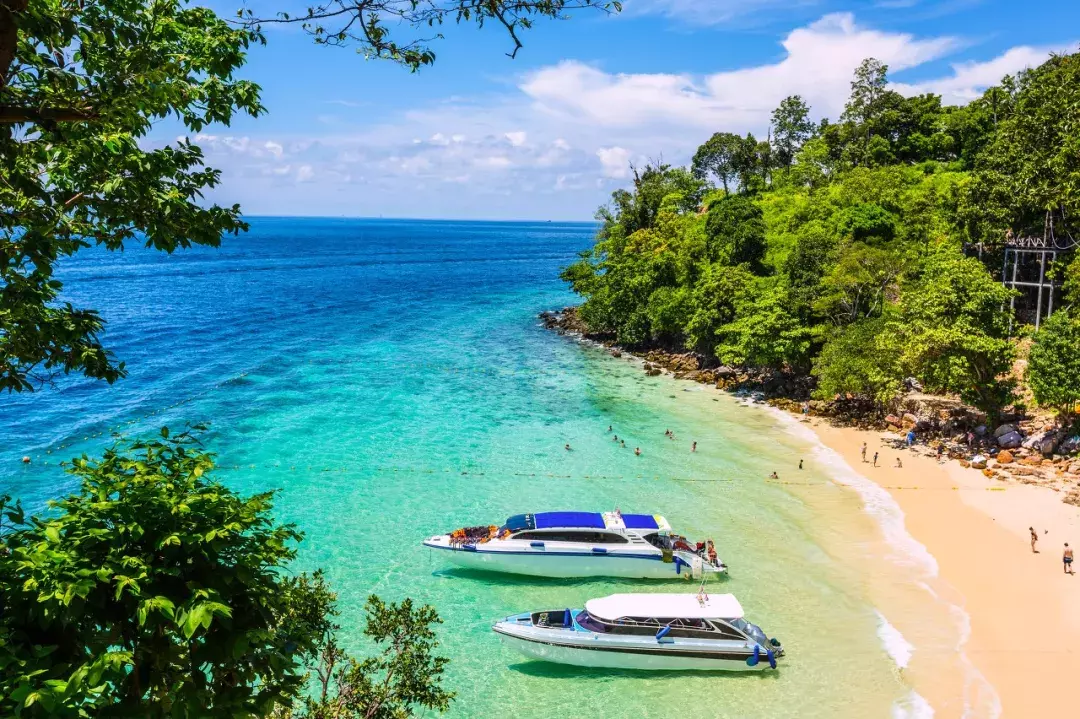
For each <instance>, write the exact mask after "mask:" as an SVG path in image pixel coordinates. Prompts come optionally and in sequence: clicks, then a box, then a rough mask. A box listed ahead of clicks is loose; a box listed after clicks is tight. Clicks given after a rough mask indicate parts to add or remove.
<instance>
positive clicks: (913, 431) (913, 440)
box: [907, 429, 915, 447]
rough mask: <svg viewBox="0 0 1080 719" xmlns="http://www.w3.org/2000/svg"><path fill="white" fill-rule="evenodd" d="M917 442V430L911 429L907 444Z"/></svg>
mask: <svg viewBox="0 0 1080 719" xmlns="http://www.w3.org/2000/svg"><path fill="white" fill-rule="evenodd" d="M913 444H915V430H913V429H909V430H908V433H907V446H908V447H910V446H911V445H913Z"/></svg>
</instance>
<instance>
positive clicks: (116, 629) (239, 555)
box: [0, 427, 452, 718]
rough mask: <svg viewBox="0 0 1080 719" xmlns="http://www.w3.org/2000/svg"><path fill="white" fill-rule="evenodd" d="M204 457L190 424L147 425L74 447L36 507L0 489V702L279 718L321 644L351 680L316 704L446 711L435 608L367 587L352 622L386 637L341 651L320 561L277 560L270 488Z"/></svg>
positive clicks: (66, 710)
mask: <svg viewBox="0 0 1080 719" xmlns="http://www.w3.org/2000/svg"><path fill="white" fill-rule="evenodd" d="M201 429H202V428H201V427H196V428H195V432H198V431H199V430H201ZM213 466H214V464H213V456H212V455H211V454H209V453H207V452H205V451H204V450H203V449H202V448H201V446H200V444H199V442H198V438H197V436H196V434H195V433H188V432H185V433H182V434H179V435H170V434H169V432H168V430H167V429H163V430H162V438H161V439H159V440H150V441H136V442H131V443H128V444H120V445H118V446H116V447H113V448H112V449H109V450H107V451H106V452H105V454H104V456H103V457H102V458H101V459H100V460H91V459H87V458H86V457H82V458H80V459H76V460H74V462H73V463H72V465H71V467H70V470H69V471H70V472H71V474H73V475H74V476H76V477H77V478H78V479H79V480H80V487H79V490H78V493H77V494H74V495H71V496H69V497H66V498H64V499H62V500H58V501H54V502H50V512H49V514H47V515H45V516H41V517H32V518H30V519H29V520H27V519H26V517H25V516H24V514H23V512H22V509H21V508H20V507H19V506H18V505H17V504H16V505H12V504H11V502H10V499H9V498H8V497H0V607H3V612H2V613H0V715H2V716H5V717H7V716H12V717H61V718H63V717H88V716H94V717H112V716H130V717H166V716H168V717H207V716H213V717H253V718H254V717H266V716H270V715H271V714H276V715H280V714H281V713H285V714H288V713H289V712H290V711H291V708H292V707H293V706H294V704H297V703H299V704H304V702H303V701H302V700H301V696H302V690H303V688H304V685H305V682H306V680H307V678H308V668H309V667H311V666H318V665H319V658H320V657H323V656H325V655H326V652H327V650H328V648H330V647H333V651H334V652H335V656H337V657H338V659H339V661H340V662H341V664H342V665H343V666H345V667H346V668H347V669H348V686H349V687H353V688H355V691H351V690H350V691H351V693H350V692H343V693H342V692H339V693H341V694H342V695H343V696H344V695H346V694H347V695H348V696H349V697H350V699H349V701H350V704H349V707H350V710H352V711H354V713H352V714H333V715H332V716H335V717H353V716H355V717H361V716H371V717H376V716H377V717H408V716H411V712H412V710H413V709H414V707H417V706H420V707H425V708H428V709H437V710H442V709H445V708H446V706H447V703H448V702H449V701H450V699H451V698H452V695H451V694H449V693H447V692H445V691H444V690H443V689H442V688H441V686H440V681H441V677H442V674H443V671H444V668H445V665H446V660H445V659H443V658H440V657H437V656H435V655H434V653H433V652H434V650H435V649H436V647H437V646H438V645H437V642H436V641H435V638H434V635H433V633H432V630H431V627H432V625H434V624H437V623H438V622H439V619H438V615H437V614H435V611H434V610H433V609H431V608H430V607H422V608H419V609H416V608H413V606H412V604H411V602H409V601H408V600H406V601H405V602H402V603H401V604H391V605H385V604H383V603H382V602H381V601H380V600H379V599H378V598H377V597H372V598H371V599H370V600H369V605H368V608H369V617H368V625H367V629H366V630H365V631H366V633H367V635H368V636H369V637H371V638H372V639H373V640H374V641H375V643H376V644H377V645H380V646H381V645H384V644H387V643H388V644H389V647H388V648H387V649H386V650H385V651H384V652H382V653H381V654H379V655H377V656H374V657H370V658H368V659H365V660H363V661H360V662H357V661H355V660H353V659H351V658H349V657H348V656H347V655H345V654H344V653H343V652H341V651H340V649H338V648H337V643H336V640H335V631H336V630H337V626H336V625H335V624H334V617H335V616H336V615H337V609H336V596H335V595H334V594H333V592H332V591H331V590H330V588H329V586H328V585H327V583H326V581H325V578H324V577H323V574H322V573H321V572H315V573H313V574H298V575H290V574H288V573H287V571H286V570H287V568H288V565H289V564H290V563H291V562H292V561H293V560H294V559H295V557H296V549H295V545H296V543H297V542H299V541H300V540H301V539H302V535H301V534H300V533H299V532H298V531H297V530H296V528H295V527H293V526H292V525H282V524H278V523H276V522H275V521H274V520H273V518H272V516H271V510H272V500H273V494H272V493H262V494H256V495H254V496H251V497H246V498H245V497H241V496H238V495H237V494H235V493H234V492H232V491H231V490H230V489H228V488H227V487H225V486H224V485H222V484H220V483H218V482H216V481H214V480H212V479H211V478H210V474H211V472H212V470H213ZM342 686H344V685H342ZM318 716H331V715H326V714H324V715H318Z"/></svg>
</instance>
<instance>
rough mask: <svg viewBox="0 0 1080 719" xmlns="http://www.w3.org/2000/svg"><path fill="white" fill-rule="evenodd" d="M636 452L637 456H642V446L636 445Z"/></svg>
mask: <svg viewBox="0 0 1080 719" xmlns="http://www.w3.org/2000/svg"><path fill="white" fill-rule="evenodd" d="M634 454H636V455H637V456H639V457H640V456H641V447H634Z"/></svg>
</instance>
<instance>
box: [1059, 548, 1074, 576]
mask: <svg viewBox="0 0 1080 719" xmlns="http://www.w3.org/2000/svg"><path fill="white" fill-rule="evenodd" d="M1072 560H1073V554H1072V547H1070V546H1069V543H1068V542H1065V552H1064V553H1063V554H1062V555H1061V562H1062V564H1064V565H1065V573H1066V574H1072V573H1073V570H1072Z"/></svg>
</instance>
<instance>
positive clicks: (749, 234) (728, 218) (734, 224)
mask: <svg viewBox="0 0 1080 719" xmlns="http://www.w3.org/2000/svg"><path fill="white" fill-rule="evenodd" d="M705 235H706V238H707V245H706V247H707V250H708V253H709V259H710V260H712V261H714V262H722V263H724V264H727V265H746V266H747V267H749V268H750V269H751V271H757V272H760V271H761V262H762V260H763V259H765V221H764V219H763V216H762V212H761V208H759V207H758V206H757V205H755V204H754V202H753V200H751V199H749V198H747V197H745V196H741V195H727V196H725V197H722V198H720V199H718V200H716V201H715V202H713V203H712V204H711V205H709V211H708V214H707V216H706V219H705Z"/></svg>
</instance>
